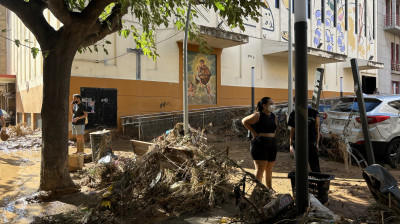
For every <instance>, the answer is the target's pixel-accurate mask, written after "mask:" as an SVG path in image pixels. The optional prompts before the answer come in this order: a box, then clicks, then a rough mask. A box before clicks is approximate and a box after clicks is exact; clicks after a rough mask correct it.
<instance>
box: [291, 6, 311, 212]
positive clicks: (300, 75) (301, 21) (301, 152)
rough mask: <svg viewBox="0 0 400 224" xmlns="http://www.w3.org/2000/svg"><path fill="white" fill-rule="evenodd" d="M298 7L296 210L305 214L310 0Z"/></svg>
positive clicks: (306, 204)
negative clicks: (308, 12) (308, 13)
mask: <svg viewBox="0 0 400 224" xmlns="http://www.w3.org/2000/svg"><path fill="white" fill-rule="evenodd" d="M295 8H296V11H295V24H294V30H295V75H296V80H295V91H296V107H295V108H296V110H295V111H296V120H295V123H296V129H295V133H296V140H295V144H296V209H297V213H298V214H304V212H306V210H307V208H308V206H309V195H308V108H307V106H308V105H307V98H308V83H307V82H308V74H307V72H308V64H307V63H308V59H307V1H306V0H296V1H295Z"/></svg>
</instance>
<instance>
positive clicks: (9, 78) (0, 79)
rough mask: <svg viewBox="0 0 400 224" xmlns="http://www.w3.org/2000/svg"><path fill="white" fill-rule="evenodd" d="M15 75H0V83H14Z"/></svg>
mask: <svg viewBox="0 0 400 224" xmlns="http://www.w3.org/2000/svg"><path fill="white" fill-rule="evenodd" d="M16 80H17V76H16V75H4V74H0V83H16Z"/></svg>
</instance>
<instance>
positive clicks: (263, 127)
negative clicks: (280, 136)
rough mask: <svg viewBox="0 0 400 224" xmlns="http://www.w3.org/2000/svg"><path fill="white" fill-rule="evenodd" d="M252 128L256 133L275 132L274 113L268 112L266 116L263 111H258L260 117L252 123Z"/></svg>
mask: <svg viewBox="0 0 400 224" xmlns="http://www.w3.org/2000/svg"><path fill="white" fill-rule="evenodd" d="M253 129H254V130H255V131H256V132H257V133H275V130H276V122H275V114H274V113H270V114H269V116H268V115H266V114H265V113H264V112H260V119H259V120H258V122H257V123H255V124H254V125H253Z"/></svg>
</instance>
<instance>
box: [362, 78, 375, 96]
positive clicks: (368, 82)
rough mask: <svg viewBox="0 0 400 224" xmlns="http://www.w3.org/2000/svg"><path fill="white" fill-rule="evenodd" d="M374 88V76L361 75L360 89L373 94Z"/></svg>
mask: <svg viewBox="0 0 400 224" xmlns="http://www.w3.org/2000/svg"><path fill="white" fill-rule="evenodd" d="M375 88H376V77H370V76H364V75H363V76H362V91H363V93H365V94H373V93H374V91H375Z"/></svg>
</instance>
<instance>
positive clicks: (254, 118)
mask: <svg viewBox="0 0 400 224" xmlns="http://www.w3.org/2000/svg"><path fill="white" fill-rule="evenodd" d="M274 111H275V105H274V102H273V101H272V99H271V98H269V97H264V98H262V99H261V100H260V102H258V103H257V111H256V112H255V113H254V114H251V115H249V116H247V117H245V118H243V120H242V123H243V125H244V126H245V127H246V128H247V129H248V130H249V131H250V132H251V134H252V136H253V137H252V139H251V147H250V150H251V156H252V157H253V160H254V166H255V168H256V171H255V175H256V178H257V179H258V180H259V181H260V182H262V177H263V174H264V173H265V185H266V186H267V187H268V188H270V189H272V167H273V166H274V164H275V159H276V153H277V147H276V141H275V130H276V127H277V118H276V116H275V114H274V113H273V112H274Z"/></svg>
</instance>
